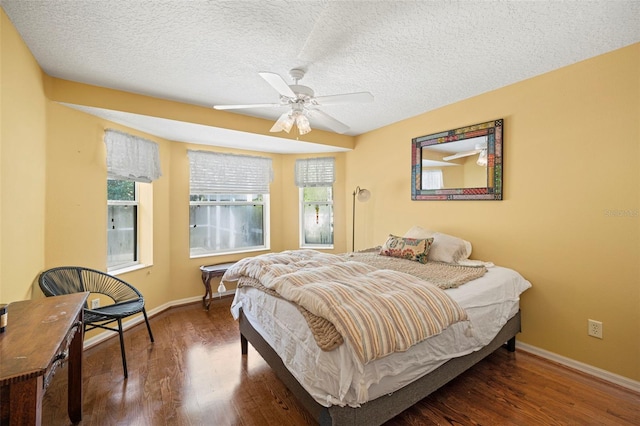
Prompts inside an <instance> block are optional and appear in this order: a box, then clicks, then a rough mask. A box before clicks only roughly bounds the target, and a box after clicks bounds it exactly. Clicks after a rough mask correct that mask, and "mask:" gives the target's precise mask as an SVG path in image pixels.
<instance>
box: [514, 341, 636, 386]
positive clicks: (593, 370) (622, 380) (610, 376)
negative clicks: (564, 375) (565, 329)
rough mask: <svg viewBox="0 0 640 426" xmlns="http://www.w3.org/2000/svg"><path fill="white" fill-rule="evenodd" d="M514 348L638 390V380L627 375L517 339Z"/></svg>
mask: <svg viewBox="0 0 640 426" xmlns="http://www.w3.org/2000/svg"><path fill="white" fill-rule="evenodd" d="M516 348H518V349H521V350H523V351H525V352H529V353H532V354H534V355H538V356H539V357H542V358H545V359H548V360H550V361H554V362H557V363H558V364H562V365H564V366H566V367H569V368H573V369H574V370H578V371H581V372H583V373H586V374H589V375H590V376H594V377H597V378H599V379H602V380H606V381H607V382H610V383H613V384H616V385H619V386H622V387H624V388H627V389H631V390H632V391H635V392H640V382H637V381H635V380H632V379H629V378H627V377H624V376H620V375H618V374H615V373H611V372H609V371H606V370H603V369H601V368H598V367H594V366H592V365H589V364H584V363H582V362H580V361H575V360H573V359H571V358H567V357H564V356H562V355H558V354H555V353H553V352H549V351H546V350H544V349H540V348H537V347H535V346H531V345H528V344H526V343H521V342H519V341H517V340H516Z"/></svg>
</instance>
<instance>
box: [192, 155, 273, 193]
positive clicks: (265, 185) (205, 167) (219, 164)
mask: <svg viewBox="0 0 640 426" xmlns="http://www.w3.org/2000/svg"><path fill="white" fill-rule="evenodd" d="M188 154H189V165H190V168H191V175H190V184H191V194H268V193H269V183H271V182H272V181H273V167H272V164H271V163H272V161H271V158H266V157H252V156H249V155H235V154H221V153H217V152H210V151H192V150H189V151H188Z"/></svg>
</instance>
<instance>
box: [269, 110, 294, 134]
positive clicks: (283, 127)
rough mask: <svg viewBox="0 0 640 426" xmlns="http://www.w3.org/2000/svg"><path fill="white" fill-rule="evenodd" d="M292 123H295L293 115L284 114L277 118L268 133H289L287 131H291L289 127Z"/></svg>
mask: <svg viewBox="0 0 640 426" xmlns="http://www.w3.org/2000/svg"><path fill="white" fill-rule="evenodd" d="M294 121H295V118H294V117H293V114H291V113H290V112H285V113H284V114H282V115H281V116H280V117H278V121H276V122H275V124H274V125H273V127H272V128H271V130H269V131H270V132H282V131H285V132H287V133H289V131H290V130H291V127H292V126H293V122H294Z"/></svg>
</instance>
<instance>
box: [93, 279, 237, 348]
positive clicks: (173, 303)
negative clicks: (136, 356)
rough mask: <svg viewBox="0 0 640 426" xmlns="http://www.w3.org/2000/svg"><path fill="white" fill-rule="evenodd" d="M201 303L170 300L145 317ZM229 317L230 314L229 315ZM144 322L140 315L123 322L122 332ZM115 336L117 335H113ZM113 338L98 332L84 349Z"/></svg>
mask: <svg viewBox="0 0 640 426" xmlns="http://www.w3.org/2000/svg"><path fill="white" fill-rule="evenodd" d="M234 293H235V290H227V291H225V292H222V293H216V294H215V295H214V298H215V297H222V296H229V295H233V294H234ZM201 301H202V296H194V297H187V298H185V299H179V300H172V301H171V302H167V303H165V304H162V305H160V306H156V307H155V308H153V309H150V310H148V311H147V316H148V317H149V318H151V317H153V316H154V315H157V314H159V313H160V312H163V311H166V310H167V309H169V308H174V307H176V306H182V305H188V304H189V303H194V302H201ZM229 315H231V314H229ZM142 322H144V317H143V316H142V315H138V316H136V317H135V318H132V319H130V320H127V321H123V322H122V329H123V330H127V329H129V328H131V327H133V326H135V325H138V324H140V323H142ZM151 331H153V329H151ZM115 335H117V334H115ZM112 337H114V333H113V332H111V331H103V332H100V333H99V334H96V335H95V336H93V337H91V338H89V339H85V341H84V345H83V347H84V349H89V348H91V347H93V346H95V345H97V344H98V343H102V342H104V341H105V340H107V339H110V338H112Z"/></svg>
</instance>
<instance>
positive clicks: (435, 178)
mask: <svg viewBox="0 0 640 426" xmlns="http://www.w3.org/2000/svg"><path fill="white" fill-rule="evenodd" d="M443 187H444V181H443V179H442V170H441V169H436V170H424V171H423V172H422V189H442V188H443Z"/></svg>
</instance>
